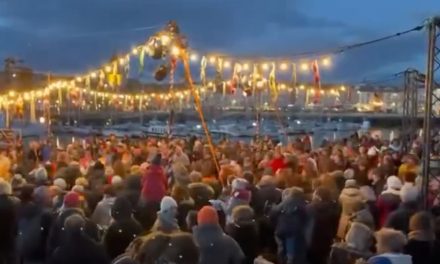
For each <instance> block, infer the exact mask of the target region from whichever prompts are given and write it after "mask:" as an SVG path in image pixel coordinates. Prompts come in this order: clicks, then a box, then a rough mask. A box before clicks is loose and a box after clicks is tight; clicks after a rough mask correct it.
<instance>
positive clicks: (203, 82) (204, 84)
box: [200, 56, 208, 87]
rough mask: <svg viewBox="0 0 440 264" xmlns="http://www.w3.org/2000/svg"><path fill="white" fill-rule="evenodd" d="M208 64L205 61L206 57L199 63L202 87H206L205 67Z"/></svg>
mask: <svg viewBox="0 0 440 264" xmlns="http://www.w3.org/2000/svg"><path fill="white" fill-rule="evenodd" d="M207 64H208V61H207V60H206V57H205V56H203V57H202V60H201V61H200V82H201V83H202V86H203V87H205V86H206V65H207Z"/></svg>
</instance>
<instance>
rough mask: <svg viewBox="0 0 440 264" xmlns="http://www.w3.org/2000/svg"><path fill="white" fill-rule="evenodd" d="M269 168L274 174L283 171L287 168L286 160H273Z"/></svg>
mask: <svg viewBox="0 0 440 264" xmlns="http://www.w3.org/2000/svg"><path fill="white" fill-rule="evenodd" d="M269 166H270V167H271V168H272V172H273V173H276V172H277V171H278V170H279V169H282V168H284V167H285V164H284V158H282V157H281V158H278V159H273V160H272V161H271V162H270V163H269Z"/></svg>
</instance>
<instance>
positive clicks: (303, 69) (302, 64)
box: [301, 63, 309, 71]
mask: <svg viewBox="0 0 440 264" xmlns="http://www.w3.org/2000/svg"><path fill="white" fill-rule="evenodd" d="M308 69H309V65H308V64H307V63H301V70H302V71H307V70H308Z"/></svg>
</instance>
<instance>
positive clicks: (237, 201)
mask: <svg viewBox="0 0 440 264" xmlns="http://www.w3.org/2000/svg"><path fill="white" fill-rule="evenodd" d="M248 185H249V183H248V181H247V180H245V179H243V178H236V179H234V180H233V181H232V184H231V196H230V197H229V199H228V201H227V203H226V208H225V213H226V222H227V223H229V222H231V221H232V211H233V210H234V208H235V207H237V206H240V205H249V203H250V202H251V192H250V191H249V190H248Z"/></svg>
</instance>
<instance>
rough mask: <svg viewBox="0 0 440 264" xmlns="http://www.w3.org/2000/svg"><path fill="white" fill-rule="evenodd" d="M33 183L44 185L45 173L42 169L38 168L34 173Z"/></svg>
mask: <svg viewBox="0 0 440 264" xmlns="http://www.w3.org/2000/svg"><path fill="white" fill-rule="evenodd" d="M34 176H35V182H36V183H45V182H46V181H47V178H48V177H47V171H46V169H45V168H44V167H39V168H38V169H36V170H35V171H34Z"/></svg>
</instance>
